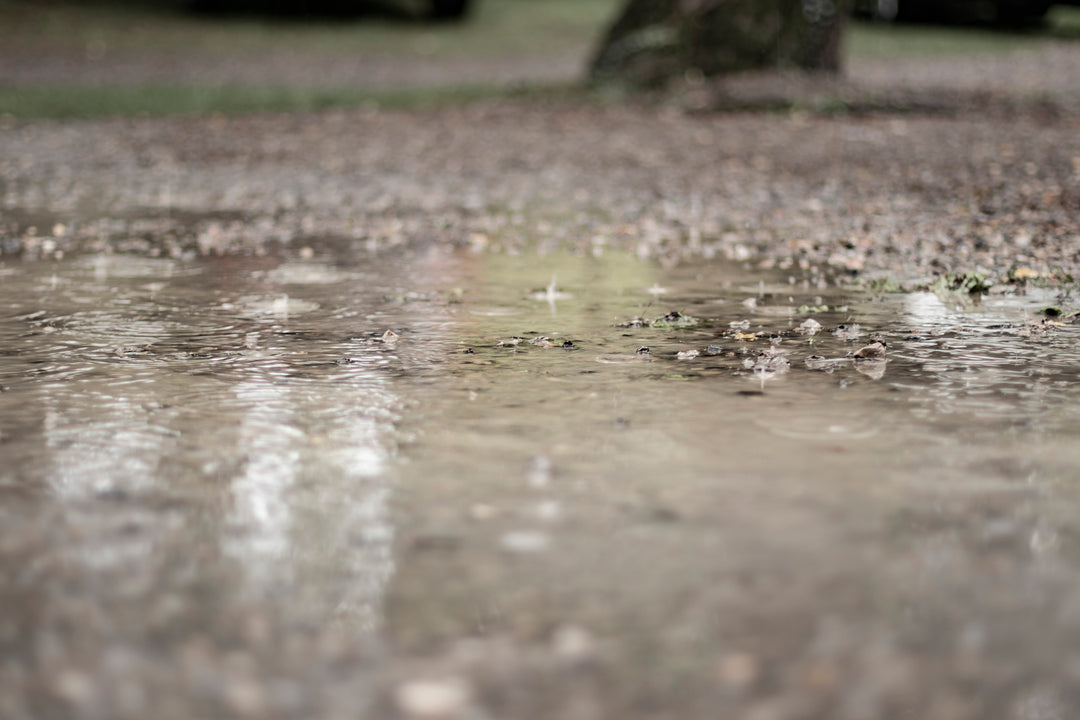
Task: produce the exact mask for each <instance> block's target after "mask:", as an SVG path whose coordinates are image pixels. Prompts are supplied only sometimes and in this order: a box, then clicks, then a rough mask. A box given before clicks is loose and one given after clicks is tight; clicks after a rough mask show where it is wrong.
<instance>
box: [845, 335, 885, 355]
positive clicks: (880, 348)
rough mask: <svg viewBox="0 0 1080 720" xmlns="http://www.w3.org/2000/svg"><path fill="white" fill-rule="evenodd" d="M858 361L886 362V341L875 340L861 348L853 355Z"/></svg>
mask: <svg viewBox="0 0 1080 720" xmlns="http://www.w3.org/2000/svg"><path fill="white" fill-rule="evenodd" d="M851 357H853V358H855V359H856V360H884V359H885V341H884V340H875V341H874V342H872V343H870V344H869V345H867V346H865V347H861V348H859V349H858V350H856V351H855V352H853V353H852V354H851Z"/></svg>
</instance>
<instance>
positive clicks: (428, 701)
mask: <svg viewBox="0 0 1080 720" xmlns="http://www.w3.org/2000/svg"><path fill="white" fill-rule="evenodd" d="M471 697H472V689H471V688H470V687H469V684H468V683H467V682H466V681H465V680H464V679H462V678H457V677H449V678H442V679H440V680H412V681H410V682H406V683H403V684H402V685H400V686H398V688H397V691H396V692H395V693H394V699H395V700H396V701H397V706H398V709H399V710H401V712H403V713H404V714H405V715H406V716H407V717H414V718H444V717H450V716H453V715H456V714H459V713H461V712H462V711H463V710H465V709H466V707H467V706H468V705H469V701H470V699H471Z"/></svg>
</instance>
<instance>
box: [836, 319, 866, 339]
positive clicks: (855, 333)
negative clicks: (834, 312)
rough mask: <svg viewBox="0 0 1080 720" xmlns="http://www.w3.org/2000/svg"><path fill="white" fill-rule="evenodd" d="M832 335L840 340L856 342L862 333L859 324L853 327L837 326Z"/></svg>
mask: <svg viewBox="0 0 1080 720" xmlns="http://www.w3.org/2000/svg"><path fill="white" fill-rule="evenodd" d="M832 334H833V335H835V336H836V337H837V339H839V340H856V339H858V337H859V335H861V334H862V332H861V331H860V330H859V325H858V323H853V324H851V325H837V326H836V327H835V328H833V330H832Z"/></svg>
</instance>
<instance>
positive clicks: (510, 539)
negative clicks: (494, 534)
mask: <svg viewBox="0 0 1080 720" xmlns="http://www.w3.org/2000/svg"><path fill="white" fill-rule="evenodd" d="M499 545H500V546H501V547H502V549H503V550H506V551H507V552H512V553H520V554H523V555H524V554H531V553H541V552H544V551H545V550H547V549H548V548H549V547H551V538H549V537H548V536H547V534H546V533H542V532H536V531H534V530H515V531H513V532H508V533H506V534H505V535H503V536H502V537H501V538H499Z"/></svg>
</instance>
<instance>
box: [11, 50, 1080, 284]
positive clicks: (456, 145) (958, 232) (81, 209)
mask: <svg viewBox="0 0 1080 720" xmlns="http://www.w3.org/2000/svg"><path fill="white" fill-rule="evenodd" d="M308 61H311V58H308ZM525 64H528V63H525ZM181 65H182V64H181ZM268 67H269V68H271V69H272V68H273V67H274V65H273V64H272V63H271V64H269V65H268ZM1077 68H1080V47H1077V46H1076V45H1074V44H1070V43H1063V42H1048V43H1047V44H1046V45H1045V46H1044V47H1043V48H1042V49H1040V50H1032V51H1024V52H1017V53H1012V54H1009V55H1003V56H973V57H966V58H959V59H951V60H949V59H939V60H936V61H931V60H908V61H904V62H892V63H885V62H882V61H878V62H875V63H871V64H867V65H863V66H859V67H855V68H851V70H850V73H849V76H848V78H847V79H846V80H844V81H840V82H838V81H822V80H815V81H805V80H803V81H800V80H799V79H797V78H791V77H787V76H777V75H771V76H757V77H753V78H737V79H734V80H730V81H727V82H725V83H721V84H720V85H719V86H706V85H688V86H687V87H685V88H683V90H682V91H681V94H678V97H677V99H676V102H674V103H670V102H664V103H658V104H648V105H646V104H618V105H605V104H602V103H598V102H596V101H595V100H581V99H560V100H536V99H532V100H515V101H490V102H484V103H479V104H473V105H468V106H455V107H438V108H428V109H421V110H411V111H394V110H378V109H367V110H358V111H350V112H341V111H336V112H328V113H325V114H309V115H256V116H238V117H205V118H182V119H116V120H104V121H100V120H99V121H70V122H28V123H23V122H12V121H8V122H7V123H6V124H5V125H4V126H3V129H2V130H0V158H2V159H0V197H2V206H0V207H2V209H3V214H2V215H0V250H2V252H3V253H4V254H6V255H22V256H24V257H29V258H32V257H39V256H41V255H43V254H44V255H47V254H49V253H53V252H56V251H72V250H83V249H96V248H101V247H103V246H107V247H110V248H112V249H114V250H118V251H129V252H140V253H149V254H169V255H177V254H184V253H233V252H265V251H268V250H269V249H272V248H288V247H297V248H299V247H302V246H305V245H310V244H312V243H319V242H330V243H335V242H354V243H364V244H367V245H378V246H387V245H398V244H413V243H423V242H433V241H434V242H443V243H454V244H471V245H473V246H476V247H484V248H491V249H520V248H522V247H524V246H526V245H528V244H530V243H533V242H539V243H543V244H545V245H555V244H558V245H562V246H566V247H569V248H571V249H574V250H578V251H585V252H588V251H592V250H594V249H596V248H597V247H620V248H627V249H630V250H632V251H635V252H638V253H640V254H643V255H648V256H655V257H659V258H662V259H665V260H668V261H674V260H678V259H679V258H682V257H686V256H723V257H730V258H734V259H738V260H744V261H747V260H751V261H755V262H760V263H765V264H779V265H781V266H798V267H800V268H801V269H802V270H804V271H809V272H814V273H823V274H827V275H831V276H837V277H841V278H873V279H876V278H882V277H887V278H889V279H890V280H892V281H895V282H898V283H900V284H911V283H916V284H917V283H920V282H925V281H926V280H927V279H928V278H932V277H933V276H935V275H939V274H942V273H946V272H971V271H978V272H983V273H986V274H988V275H990V276H992V277H993V278H994V279H997V280H1005V279H1008V277H1009V273H1010V271H1013V270H1016V269H1024V273H1022V274H1027V275H1029V276H1030V275H1031V273H1032V272H1033V273H1037V274H1038V275H1039V276H1043V277H1051V278H1063V277H1065V276H1075V275H1076V274H1077V261H1078V258H1077V256H1076V253H1075V251H1074V247H1075V245H1076V242H1077V240H1078V239H1080V229H1078V225H1080V219H1078V211H1080V134H1078V133H1077V126H1078V125H1080V118H1078V116H1077V114H1076V112H1075V110H1076V109H1077V108H1080V90H1077V88H1080V78H1077V73H1078V72H1080V71H1078V70H1077ZM444 70H445V71H446V72H449V73H452V72H453V71H454V69H453V68H444ZM504 70H505V68H503V69H499V68H493V69H492V70H491V73H492V77H493V78H494V77H495V76H496V75H498V74H499V73H501V72H503V71H504ZM175 72H178V73H181V75H183V73H184V72H186V71H185V70H184V69H183V67H177V69H176V70H175ZM296 72H300V71H299V70H297V71H296ZM305 72H306V73H307V74H309V75H310V74H311V73H312V72H314V70H313V69H312V68H310V67H309V68H307V70H306V71H305ZM425 72H426V73H429V74H430V73H431V72H433V71H432V70H431V68H427V69H426V70H425ZM521 72H525V71H524V70H522V71H521ZM550 72H551V78H552V79H556V78H557V76H564V77H565V76H566V75H567V73H568V70H567V68H565V67H563V66H561V65H557V66H553V67H552V68H551V69H550ZM301 74H303V73H301ZM435 74H436V75H438V73H437V72H436V73H435ZM526 74H527V75H528V76H529V77H531V78H535V77H536V76H537V75H538V74H542V73H539V72H538V71H537V72H530V73H526ZM426 77H427V76H426V75H425V78H426ZM477 77H480V76H477ZM380 82H381V81H380ZM747 105H749V106H753V107H762V106H776V105H780V106H784V107H786V108H788V110H785V111H784V112H761V111H754V112H747V111H745V109H744V110H742V111H738V112H712V111H711V110H710V109H711V108H715V107H716V106H737V107H743V106H747ZM791 107H794V108H796V110H794V111H790V108H791ZM838 109H846V110H847V112H843V113H840V114H837V113H836V112H835V111H836V110H838Z"/></svg>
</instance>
